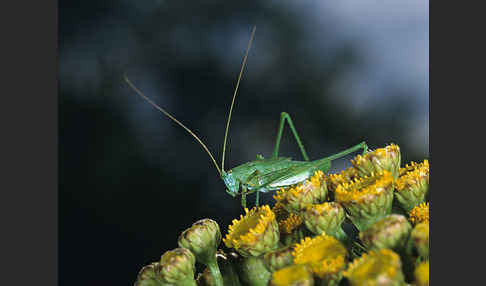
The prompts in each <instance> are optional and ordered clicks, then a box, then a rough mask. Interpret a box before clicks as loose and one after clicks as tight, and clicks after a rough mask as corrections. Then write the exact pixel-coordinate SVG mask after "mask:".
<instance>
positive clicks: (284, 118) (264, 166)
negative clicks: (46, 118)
mask: <svg viewBox="0 0 486 286" xmlns="http://www.w3.org/2000/svg"><path fill="white" fill-rule="evenodd" d="M255 31H256V26H254V27H253V29H252V32H251V36H250V40H249V42H248V47H247V49H246V52H245V56H244V58H243V63H242V65H241V70H240V73H239V75H238V81H237V83H236V87H235V91H234V94H233V99H232V102H231V106H230V110H229V113H228V120H227V123H226V131H225V135H224V143H223V155H222V160H221V168H220V167H219V166H218V164H217V163H216V160H215V159H214V156H213V155H212V154H211V152H210V151H209V149H208V148H207V147H206V145H205V144H204V143H203V142H202V140H201V139H199V137H197V136H196V134H195V133H194V132H192V131H191V130H190V129H189V128H187V127H186V126H185V125H184V124H182V123H181V122H179V121H178V120H177V119H176V118H175V117H173V116H172V115H170V114H169V113H168V112H167V111H165V110H164V109H163V108H162V107H160V106H158V105H157V104H156V103H155V102H153V101H152V100H150V99H149V98H148V97H147V96H145V95H144V94H143V93H142V92H141V91H140V90H139V89H138V88H137V87H136V86H135V85H134V84H133V83H132V82H131V81H130V80H129V79H128V78H127V77H126V76H125V81H126V82H127V83H128V85H129V86H130V87H131V88H132V89H133V90H134V91H135V92H136V93H137V94H138V95H140V96H141V97H142V98H144V99H145V100H147V101H148V102H149V103H150V104H151V105H153V106H154V107H155V108H157V109H158V110H159V111H161V112H162V113H163V114H164V115H166V116H167V117H169V118H170V119H171V120H173V121H174V122H175V123H177V124H178V125H179V126H181V127H182V128H184V129H185V130H186V131H187V132H189V134H191V135H192V136H193V137H194V138H195V139H196V140H197V142H198V143H199V144H200V145H201V146H202V147H203V149H204V150H205V151H206V153H207V154H208V155H209V157H210V158H211V160H212V162H213V163H214V166H215V167H216V169H217V170H218V173H219V175H220V177H221V179H222V180H223V182H224V184H225V186H226V192H227V193H228V194H230V195H231V196H233V197H235V196H237V195H241V204H242V206H243V207H246V195H248V194H251V193H254V192H256V201H255V204H256V206H258V205H259V194H260V193H266V192H270V191H274V190H279V189H281V188H286V187H289V186H292V185H295V184H298V183H300V182H303V181H305V180H306V179H308V178H309V177H310V176H312V175H313V174H314V172H315V171H317V170H321V171H322V172H324V173H327V171H328V170H329V169H330V167H331V161H332V160H335V159H339V158H341V157H344V156H346V155H348V154H350V153H353V152H356V151H358V150H360V149H362V150H363V154H365V153H366V152H367V151H368V146H367V145H366V142H361V143H360V144H357V145H355V146H353V147H351V148H348V149H346V150H344V151H342V152H339V153H337V154H334V155H332V156H329V157H326V158H323V159H318V160H315V161H310V160H309V157H308V156H307V153H306V151H305V148H304V145H303V144H302V142H301V141H300V138H299V135H298V134H297V130H296V129H295V127H294V124H293V122H292V119H291V118H290V115H289V114H288V113H286V112H282V113H281V115H280V123H279V128H278V132H277V141H276V143H275V147H274V150H273V154H272V157H271V158H269V159H265V158H264V157H263V156H262V155H257V159H256V160H255V161H251V162H247V163H244V164H242V165H239V166H237V167H234V168H233V169H231V170H228V171H225V170H224V158H225V152H226V140H227V136H228V130H229V124H230V121H231V113H232V111H233V106H234V102H235V98H236V94H237V92H238V87H239V84H240V80H241V76H242V74H243V71H244V68H245V64H246V59H247V57H248V51H249V50H250V47H251V43H252V41H253V37H254V35H255ZM285 122H287V123H288V125H289V127H290V130H291V131H292V133H293V135H294V137H295V140H296V141H297V144H298V146H299V149H300V152H301V153H302V157H303V158H304V160H305V161H294V160H292V159H291V158H289V157H279V156H278V150H279V147H280V139H281V137H282V132H283V129H284V125H285Z"/></svg>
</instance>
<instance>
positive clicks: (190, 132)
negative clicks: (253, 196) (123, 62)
mask: <svg viewBox="0 0 486 286" xmlns="http://www.w3.org/2000/svg"><path fill="white" fill-rule="evenodd" d="M123 78H124V79H125V81H126V82H127V83H128V85H129V86H130V87H131V88H132V89H133V90H134V91H135V92H136V93H138V95H140V96H141V97H142V98H143V99H145V100H146V101H148V102H149V103H150V104H151V105H153V106H154V107H155V108H157V109H158V110H160V111H161V112H162V113H163V114H165V115H166V116H167V117H169V118H170V119H172V120H173V121H174V122H175V123H177V124H179V126H181V127H182V128H184V129H185V130H186V131H187V132H189V134H191V135H192V136H193V137H194V138H196V140H197V142H199V144H201V146H202V147H203V148H204V150H205V151H206V153H208V155H209V157H211V160H212V161H213V163H214V166H215V167H216V169H218V173H219V175H220V176H221V175H222V173H221V170H220V169H219V167H218V164H217V163H216V160H214V157H213V155H212V154H211V152H209V149H208V147H206V145H204V143H203V142H202V141H201V139H199V137H197V136H196V134H194V132H192V131H191V130H190V129H189V128H187V127H186V126H185V125H184V124H182V123H181V122H179V120H177V119H175V117H173V116H172V115H170V114H169V113H168V112H167V111H165V110H164V109H163V108H162V107H160V106H158V105H157V104H156V103H155V102H153V101H152V100H150V99H149V98H148V97H147V96H145V95H144V94H143V93H142V92H141V91H140V90H139V89H138V88H137V87H136V86H135V85H134V84H133V83H132V82H131V81H130V80H129V79H128V77H127V76H126V75H123Z"/></svg>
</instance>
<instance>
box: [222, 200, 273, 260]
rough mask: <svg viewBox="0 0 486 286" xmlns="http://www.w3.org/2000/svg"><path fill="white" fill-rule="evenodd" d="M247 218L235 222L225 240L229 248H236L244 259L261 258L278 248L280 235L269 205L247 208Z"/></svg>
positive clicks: (241, 217) (242, 217) (243, 217)
mask: <svg viewBox="0 0 486 286" xmlns="http://www.w3.org/2000/svg"><path fill="white" fill-rule="evenodd" d="M245 213H246V214H245V216H243V215H241V216H240V219H239V220H236V219H235V220H233V224H232V225H230V226H229V231H228V234H227V235H226V237H225V238H224V239H223V242H224V244H225V245H226V246H227V247H230V248H234V249H235V250H236V251H237V252H238V253H239V254H241V255H242V256H244V257H248V256H259V255H261V254H263V253H265V252H268V251H271V250H274V249H275V248H276V247H277V244H278V241H279V238H280V234H279V230H278V223H277V221H276V219H275V213H274V212H273V211H272V210H271V209H270V207H269V206H268V205H263V206H260V207H254V208H253V209H251V210H248V209H247V208H245Z"/></svg>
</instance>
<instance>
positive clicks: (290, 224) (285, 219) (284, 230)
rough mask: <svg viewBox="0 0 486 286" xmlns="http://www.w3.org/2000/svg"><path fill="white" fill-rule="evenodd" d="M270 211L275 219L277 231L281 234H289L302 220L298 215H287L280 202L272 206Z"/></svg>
mask: <svg viewBox="0 0 486 286" xmlns="http://www.w3.org/2000/svg"><path fill="white" fill-rule="evenodd" d="M272 211H273V212H274V213H275V217H276V218H277V222H278V229H279V230H280V233H281V234H290V233H292V231H293V230H295V229H296V228H298V227H299V226H300V225H301V224H302V218H301V217H300V216H299V215H296V214H293V213H289V212H288V211H287V210H285V208H284V207H283V205H282V204H281V203H280V202H277V203H276V204H275V206H273V208H272Z"/></svg>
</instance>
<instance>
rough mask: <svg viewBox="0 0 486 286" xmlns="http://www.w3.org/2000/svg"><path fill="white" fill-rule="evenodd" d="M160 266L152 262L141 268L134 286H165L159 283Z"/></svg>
mask: <svg viewBox="0 0 486 286" xmlns="http://www.w3.org/2000/svg"><path fill="white" fill-rule="evenodd" d="M159 271H160V264H159V263H158V262H154V263H152V264H150V265H147V266H145V267H143V268H142V269H141V270H140V272H138V275H137V280H136V282H135V284H134V286H163V285H167V284H166V283H164V282H162V281H161V277H160V273H159Z"/></svg>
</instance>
